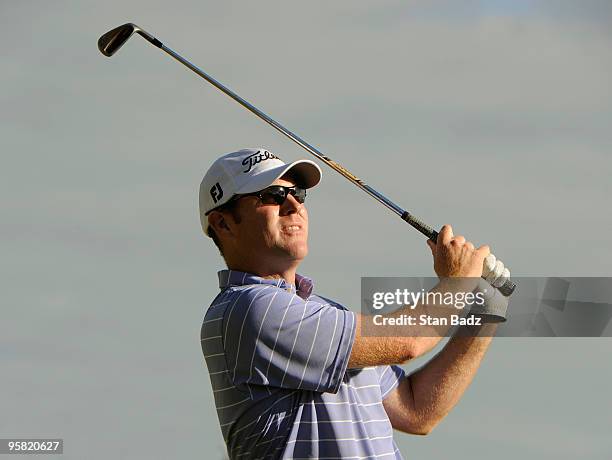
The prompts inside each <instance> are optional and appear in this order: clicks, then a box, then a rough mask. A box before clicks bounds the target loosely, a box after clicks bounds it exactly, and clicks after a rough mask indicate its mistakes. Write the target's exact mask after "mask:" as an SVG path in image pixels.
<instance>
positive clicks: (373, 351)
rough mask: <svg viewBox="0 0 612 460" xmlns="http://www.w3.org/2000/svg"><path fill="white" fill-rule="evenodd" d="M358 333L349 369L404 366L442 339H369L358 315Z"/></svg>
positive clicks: (361, 317) (360, 316)
mask: <svg viewBox="0 0 612 460" xmlns="http://www.w3.org/2000/svg"><path fill="white" fill-rule="evenodd" d="M355 316H356V333H355V341H354V342H353V348H352V350H351V356H350V357H349V363H348V367H349V368H359V367H366V366H382V365H385V364H402V363H405V362H407V361H409V360H411V359H414V358H417V357H418V356H421V355H423V354H425V353H427V352H428V351H429V350H431V349H432V348H434V347H435V346H436V344H438V342H440V340H441V339H442V338H441V337H439V336H436V337H402V336H401V335H400V334H399V333H398V334H396V335H397V336H396V335H392V336H390V337H369V336H367V335H364V334H363V329H362V327H361V326H362V322H363V321H364V318H363V315H360V314H356V315H355Z"/></svg>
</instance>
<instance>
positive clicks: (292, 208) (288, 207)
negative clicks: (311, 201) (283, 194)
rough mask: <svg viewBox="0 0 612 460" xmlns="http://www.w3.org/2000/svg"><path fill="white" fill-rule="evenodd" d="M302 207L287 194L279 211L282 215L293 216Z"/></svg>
mask: <svg viewBox="0 0 612 460" xmlns="http://www.w3.org/2000/svg"><path fill="white" fill-rule="evenodd" d="M302 206H303V204H301V203H299V202H298V200H296V199H295V197H294V196H293V195H290V194H288V195H287V198H285V202H284V203H283V205H282V207H281V210H282V212H283V214H293V213H295V212H299V211H300V208H301V207H302Z"/></svg>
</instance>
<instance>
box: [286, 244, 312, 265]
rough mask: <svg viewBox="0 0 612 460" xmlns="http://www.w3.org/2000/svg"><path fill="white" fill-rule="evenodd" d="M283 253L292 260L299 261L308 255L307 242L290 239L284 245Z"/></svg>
mask: <svg viewBox="0 0 612 460" xmlns="http://www.w3.org/2000/svg"><path fill="white" fill-rule="evenodd" d="M285 254H286V255H287V256H288V257H289V258H290V259H291V260H294V261H298V262H299V261H301V260H302V259H304V258H305V257H306V256H307V255H308V243H307V242H306V241H291V242H289V244H287V246H286V247H285Z"/></svg>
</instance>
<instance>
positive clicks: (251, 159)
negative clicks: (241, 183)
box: [242, 150, 280, 173]
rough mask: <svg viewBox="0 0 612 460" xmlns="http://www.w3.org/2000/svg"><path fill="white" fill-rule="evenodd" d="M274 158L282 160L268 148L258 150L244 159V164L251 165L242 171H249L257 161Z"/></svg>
mask: <svg viewBox="0 0 612 460" xmlns="http://www.w3.org/2000/svg"><path fill="white" fill-rule="evenodd" d="M272 159H276V160H280V158H279V157H277V156H276V155H274V154H273V153H270V152H268V151H267V150H258V151H257V152H256V153H253V154H251V155H249V156H248V157H246V158H245V159H244V160H242V165H243V166H246V165H247V164H248V165H249V167H248V168H247V169H245V170H244V171H242V172H243V173H248V172H249V171H250V170H251V169H252V168H253V166H255V165H256V164H257V163H261V162H262V161H266V160H272Z"/></svg>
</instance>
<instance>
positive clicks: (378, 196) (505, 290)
mask: <svg viewBox="0 0 612 460" xmlns="http://www.w3.org/2000/svg"><path fill="white" fill-rule="evenodd" d="M139 33H140V35H142V36H143V37H144V38H145V39H146V40H148V41H149V42H150V43H151V44H153V45H155V46H157V47H159V48H161V49H162V50H163V51H164V52H166V53H167V54H169V55H170V56H172V57H173V58H174V59H176V60H177V61H178V62H180V63H181V64H183V65H184V66H186V67H187V68H189V69H190V70H192V71H193V72H195V73H197V74H198V75H199V76H200V77H202V78H203V79H205V80H206V81H208V82H209V83H210V84H211V85H213V86H214V87H216V88H217V89H219V90H220V91H222V92H224V93H225V94H227V95H228V96H229V97H231V98H232V99H234V100H235V101H236V102H238V104H240V105H241V106H243V107H244V108H246V109H248V110H249V111H250V112H252V113H254V114H255V115H257V116H258V117H259V118H261V119H262V120H263V121H265V122H266V123H268V124H269V125H270V126H272V127H273V128H274V129H276V130H277V131H279V132H281V133H282V134H284V135H285V136H287V137H288V138H289V139H291V140H292V141H293V142H295V143H296V144H298V145H299V146H300V147H302V148H303V149H304V150H306V151H308V152H309V153H310V154H312V155H314V156H315V157H317V158H318V159H319V160H321V161H322V162H323V163H325V164H326V165H328V166H329V167H330V168H332V169H334V170H335V171H337V172H338V173H340V174H342V175H343V176H344V177H345V178H346V179H348V180H349V181H351V182H352V183H353V184H355V185H356V186H357V187H359V188H360V189H361V190H363V191H364V192H366V193H367V194H368V195H370V196H371V197H373V198H374V199H375V200H377V201H378V202H380V203H382V204H383V205H385V206H386V207H387V208H389V209H390V210H391V211H393V212H394V213H396V214H397V215H398V216H400V217H401V218H402V219H403V220H404V221H406V222H407V223H409V224H410V225H411V226H412V227H414V228H415V229H417V230H418V231H419V232H421V233H422V234H423V235H425V236H426V237H427V238H429V239H430V240H432V241H434V242H435V241H436V240H437V238H438V232H437V231H435V230H434V229H433V228H431V227H430V226H429V225H427V224H425V223H424V222H422V221H421V220H420V219H418V218H416V217H414V216H413V215H411V214H410V213H409V212H408V211H406V210H404V209H402V208H401V207H400V206H398V205H397V204H395V203H394V202H393V201H391V200H390V199H388V198H387V197H386V196H384V195H383V194H382V193H380V192H378V191H377V190H374V189H373V188H372V187H370V186H369V185H367V184H366V183H364V182H363V181H362V180H361V179H359V178H358V177H356V176H355V175H354V174H352V173H351V172H350V171H348V170H347V169H346V168H345V167H344V166H342V165H340V164H339V163H336V162H335V161H334V160H332V159H331V158H329V157H328V156H326V155H324V154H323V153H322V152H321V151H319V150H318V149H317V148H315V147H313V146H312V145H310V144H309V143H308V142H306V141H305V140H303V139H302V138H300V137H299V136H297V135H295V134H294V133H292V132H291V131H289V130H288V129H287V128H285V127H284V126H283V125H281V124H280V123H278V122H277V121H275V120H274V119H272V118H271V117H269V116H268V115H266V114H265V113H264V112H262V111H261V110H259V109H258V108H257V107H255V106H254V105H253V104H251V103H250V102H248V101H246V100H245V99H243V98H242V97H240V96H239V95H238V94H236V93H235V92H234V91H232V90H231V89H229V88H228V87H226V86H225V85H223V84H221V83H220V82H219V81H217V80H215V79H214V78H213V77H211V76H210V75H208V74H207V73H206V72H204V71H203V70H202V69H200V68H199V67H197V66H195V65H193V64H192V63H191V62H189V61H188V60H187V59H185V58H183V57H182V56H181V55H180V54H178V53H176V52H175V51H173V50H172V49H170V48H168V47H167V46H166V45H164V44H163V43H162V42H160V41H159V40H158V39H156V38H155V37H153V36H152V35H150V34H148V33H146V32H144V31H142V30H140V31H139ZM515 288H516V285H515V284H514V283H513V282H512V281H511V280H509V279H508V280H506V282H505V283H504V284H503V285H502V286H501V287H499V290H500V291H501V293H502V294H504V295H505V296H509V295H510V294H512V292H513V291H514V289H515Z"/></svg>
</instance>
